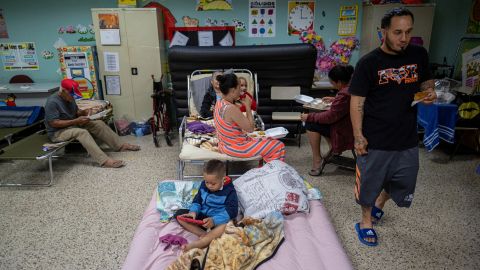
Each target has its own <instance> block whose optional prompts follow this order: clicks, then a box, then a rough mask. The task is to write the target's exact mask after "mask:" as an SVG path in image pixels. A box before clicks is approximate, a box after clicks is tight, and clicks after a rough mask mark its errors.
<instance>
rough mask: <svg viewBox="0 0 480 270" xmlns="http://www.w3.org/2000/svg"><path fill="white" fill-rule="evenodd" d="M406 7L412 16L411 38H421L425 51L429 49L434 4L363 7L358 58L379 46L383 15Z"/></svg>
mask: <svg viewBox="0 0 480 270" xmlns="http://www.w3.org/2000/svg"><path fill="white" fill-rule="evenodd" d="M400 6H403V7H406V8H408V9H409V10H410V11H411V12H412V13H413V16H414V20H415V21H414V24H413V32H412V37H421V38H422V40H423V47H425V48H426V49H427V50H428V49H429V47H430V36H431V33H432V25H433V16H434V13H435V5H434V4H422V5H401V4H387V5H369V4H368V5H364V6H363V17H362V36H361V38H360V56H363V55H365V54H367V53H369V52H371V51H372V50H373V49H375V48H377V47H379V46H380V38H379V36H378V31H380V29H381V27H380V26H381V21H382V17H383V15H385V13H387V12H388V11H390V10H392V9H394V8H395V7H400Z"/></svg>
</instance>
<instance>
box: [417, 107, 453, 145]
mask: <svg viewBox="0 0 480 270" xmlns="http://www.w3.org/2000/svg"><path fill="white" fill-rule="evenodd" d="M457 110H458V106H457V105H455V104H432V105H424V104H421V103H419V104H418V114H417V121H418V124H419V125H420V126H422V127H423V128H425V135H424V136H423V144H424V145H425V148H426V149H427V151H429V152H430V151H432V150H433V149H435V147H437V145H438V144H439V143H440V139H442V140H444V141H446V142H448V143H452V144H453V143H454V142H455V125H456V123H457V118H458V115H457Z"/></svg>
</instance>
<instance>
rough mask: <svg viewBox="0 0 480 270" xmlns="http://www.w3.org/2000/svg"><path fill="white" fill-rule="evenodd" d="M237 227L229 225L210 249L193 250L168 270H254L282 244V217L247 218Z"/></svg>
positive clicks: (278, 213) (275, 213)
mask: <svg viewBox="0 0 480 270" xmlns="http://www.w3.org/2000/svg"><path fill="white" fill-rule="evenodd" d="M241 223H242V224H243V225H245V226H244V227H236V226H234V225H233V222H229V223H228V224H227V227H226V229H225V232H224V233H223V235H222V236H221V237H220V238H217V239H215V240H213V241H212V242H211V243H210V246H209V247H208V249H198V248H195V249H191V250H189V251H188V252H186V253H183V254H182V255H180V257H179V258H178V259H177V260H176V261H175V262H173V263H172V264H171V265H170V266H169V267H168V268H167V269H169V270H180V269H190V266H191V264H192V261H194V260H196V261H197V262H200V264H202V263H203V262H205V263H204V265H203V268H201V269H206V270H207V269H209V270H213V269H218V270H223V269H231V270H237V269H238V270H250V269H255V268H256V267H258V266H259V265H260V264H262V263H263V262H265V261H267V260H268V259H269V258H271V257H272V256H273V255H274V254H275V252H276V250H277V249H278V248H279V247H280V244H281V243H282V242H283V238H284V231H283V216H282V214H281V213H280V212H272V213H270V214H269V215H267V216H266V218H265V219H263V220H261V219H253V218H249V217H246V218H244V219H243V220H242V221H241Z"/></svg>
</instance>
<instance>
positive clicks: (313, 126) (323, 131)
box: [305, 122, 330, 138]
mask: <svg viewBox="0 0 480 270" xmlns="http://www.w3.org/2000/svg"><path fill="white" fill-rule="evenodd" d="M305 129H306V130H308V131H312V132H317V133H320V135H322V136H324V137H328V138H330V125H327V124H319V123H315V122H305Z"/></svg>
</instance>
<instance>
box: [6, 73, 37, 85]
mask: <svg viewBox="0 0 480 270" xmlns="http://www.w3.org/2000/svg"><path fill="white" fill-rule="evenodd" d="M9 83H33V80H32V78H30V77H28V76H27V75H23V74H20V75H15V76H13V77H12V78H11V79H10V81H9Z"/></svg>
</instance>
